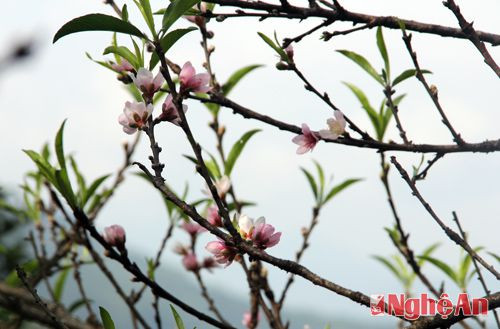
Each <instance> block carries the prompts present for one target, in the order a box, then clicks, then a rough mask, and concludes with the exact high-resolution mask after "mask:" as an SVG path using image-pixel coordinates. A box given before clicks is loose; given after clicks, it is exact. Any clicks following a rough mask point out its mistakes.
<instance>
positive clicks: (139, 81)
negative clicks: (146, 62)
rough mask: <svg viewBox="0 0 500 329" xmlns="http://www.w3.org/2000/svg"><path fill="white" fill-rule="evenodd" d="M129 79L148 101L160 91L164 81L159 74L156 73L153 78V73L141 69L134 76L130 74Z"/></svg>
mask: <svg viewBox="0 0 500 329" xmlns="http://www.w3.org/2000/svg"><path fill="white" fill-rule="evenodd" d="M131 78H132V81H134V83H135V85H136V86H137V88H139V90H140V91H142V93H143V95H144V97H145V98H148V99H151V98H152V97H153V95H154V94H155V93H156V92H157V91H158V90H160V88H161V86H162V84H163V82H164V81H165V78H163V75H162V74H161V72H158V74H157V75H156V77H154V78H153V73H152V72H151V71H149V70H147V69H145V68H143V67H141V68H140V69H139V71H138V72H137V74H136V75H135V76H134V75H133V74H131Z"/></svg>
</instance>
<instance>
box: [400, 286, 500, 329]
mask: <svg viewBox="0 0 500 329" xmlns="http://www.w3.org/2000/svg"><path fill="white" fill-rule="evenodd" d="M484 298H486V299H487V300H488V309H489V310H493V309H496V308H498V307H500V291H499V292H496V293H494V294H492V295H491V296H485V297H484ZM454 314H455V309H453V312H452V313H451V314H450V315H449V316H448V317H447V318H446V319H443V318H442V317H441V315H439V314H438V315H436V316H432V317H421V318H420V319H418V320H416V321H415V322H413V323H412V324H411V325H409V326H407V327H405V328H404V329H431V328H449V327H450V326H451V325H453V324H455V323H457V322H459V321H461V320H463V319H465V318H468V317H470V316H465V315H463V312H460V314H459V315H454Z"/></svg>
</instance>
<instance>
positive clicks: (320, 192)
mask: <svg viewBox="0 0 500 329" xmlns="http://www.w3.org/2000/svg"><path fill="white" fill-rule="evenodd" d="M313 161H314V165H315V166H316V171H317V172H318V179H319V190H318V195H319V198H320V199H322V198H323V191H324V190H325V173H324V172H323V168H321V165H320V164H319V162H318V161H316V160H313Z"/></svg>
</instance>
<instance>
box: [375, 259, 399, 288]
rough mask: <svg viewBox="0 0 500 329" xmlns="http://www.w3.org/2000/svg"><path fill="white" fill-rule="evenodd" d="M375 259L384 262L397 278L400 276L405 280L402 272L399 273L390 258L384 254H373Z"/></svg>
mask: <svg viewBox="0 0 500 329" xmlns="http://www.w3.org/2000/svg"><path fill="white" fill-rule="evenodd" d="M372 258H373V259H375V260H377V261H379V262H380V263H381V264H383V265H384V266H385V267H386V268H387V269H388V270H389V271H391V272H392V274H394V276H396V278H398V279H399V280H400V281H401V282H402V281H404V280H403V277H402V275H401V273H399V271H398V270H397V269H396V267H395V266H394V265H393V264H392V263H391V261H390V260H388V259H387V258H385V257H382V256H377V255H373V256H372Z"/></svg>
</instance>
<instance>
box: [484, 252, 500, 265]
mask: <svg viewBox="0 0 500 329" xmlns="http://www.w3.org/2000/svg"><path fill="white" fill-rule="evenodd" d="M487 253H488V254H489V255H490V256H492V257H493V258H495V259H496V260H497V262H498V263H500V256H498V255H497V254H495V253H493V252H490V251H487Z"/></svg>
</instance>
